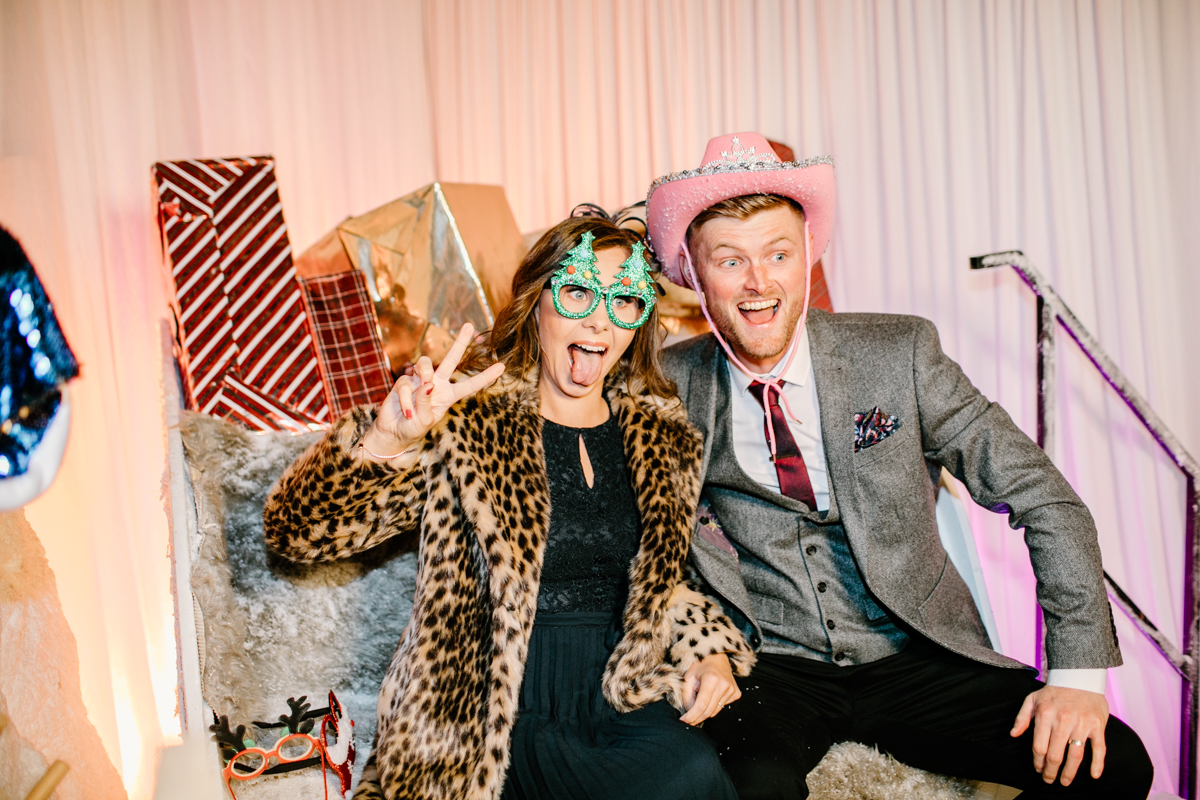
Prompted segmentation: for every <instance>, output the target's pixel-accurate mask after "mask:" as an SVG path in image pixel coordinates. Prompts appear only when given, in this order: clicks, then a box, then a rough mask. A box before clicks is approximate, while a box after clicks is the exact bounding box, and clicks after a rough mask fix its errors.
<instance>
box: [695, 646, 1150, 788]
mask: <svg viewBox="0 0 1200 800" xmlns="http://www.w3.org/2000/svg"><path fill="white" fill-rule="evenodd" d="M738 683H739V685H740V686H741V689H742V698H741V699H740V700H738V701H737V702H736V703H733V704H732V705H730V706H729V707H728V708H726V709H725V710H724V711H722V712H721V713H720V714H718V715H717V716H716V717H714V718H712V719H710V720H708V721H707V722H706V723H705V724H704V730H705V732H706V733H708V735H709V736H711V737H712V740H713V742H714V743H715V744H716V745H717V752H718V753H719V754H720V756H721V763H722V765H724V767H725V769H726V771H727V772H728V773H729V775H730V777H731V778H732V779H733V783H734V786H736V787H737V790H738V796H739V797H740V798H741V800H760V799H761V800H768V798H769V799H770V800H798V799H800V798H805V797H808V786H807V784H806V783H805V776H806V775H808V773H809V772H810V771H811V770H812V769H813V768H814V767H816V765H817V763H818V762H819V761H820V760H821V758H822V757H823V756H824V755H825V753H826V751H827V750H829V748H830V746H831V745H833V744H834V743H835V742H842V741H855V742H862V743H863V744H867V745H873V746H876V747H878V748H879V749H880V750H883V751H885V752H888V753H891V754H892V755H893V756H895V757H896V758H897V759H898V760H900V761H902V762H904V763H905V764H909V765H911V766H914V767H919V768H921V769H925V770H928V771H930V772H937V773H941V774H943V775H954V776H956V777H959V778H964V779H968V780H978V781H987V782H992V783H1000V784H1004V785H1006V786H1012V787H1014V788H1018V789H1022V790H1024V793H1023V794H1022V795H1021V797H1022V798H1030V799H1031V800H1032V798H1038V797H1080V798H1084V797H1086V798H1097V799H1098V798H1120V800H1129V799H1130V798H1138V799H1139V800H1140V799H1141V798H1145V797H1146V795H1147V794H1149V792H1150V783H1151V780H1152V778H1153V776H1154V768H1153V766H1151V764H1150V757H1149V756H1148V755H1147V754H1146V748H1145V747H1144V746H1143V745H1142V741H1141V739H1139V738H1138V735H1137V734H1136V733H1134V732H1133V731H1132V730H1131V729H1130V728H1129V726H1128V725H1126V724H1125V723H1123V722H1121V721H1120V720H1118V719H1117V718H1115V717H1109V720H1108V728H1107V731H1106V734H1105V744H1106V745H1107V749H1108V752H1107V755H1106V756H1105V760H1104V774H1103V776H1102V777H1101V778H1100V780H1098V781H1096V780H1092V778H1091V774H1090V770H1091V763H1092V750H1091V745H1090V744H1088V745H1087V752H1086V755H1085V756H1084V759H1083V763H1082V764H1081V765H1080V767H1079V770H1078V771H1077V772H1076V776H1075V780H1074V781H1072V783H1071V785H1070V786H1067V787H1064V786H1062V785H1061V784H1060V783H1058V781H1055V783H1054V784H1052V785H1047V784H1046V783H1045V782H1044V781H1043V780H1042V776H1041V773H1039V772H1036V771H1034V768H1033V749H1032V748H1033V725H1030V726H1029V730H1028V731H1026V733H1025V734H1024V735H1023V736H1021V737H1019V738H1017V739H1014V738H1012V737H1011V736H1009V731H1010V730H1011V729H1012V726H1013V722H1014V720H1015V719H1016V717H1017V712H1018V711H1019V710H1020V708H1021V703H1022V702H1024V700H1025V697H1026V695H1028V694H1029V693H1030V692H1033V691H1035V690H1037V689H1039V688H1040V687H1041V686H1042V684H1041V683H1040V682H1039V681H1038V680H1036V679H1035V678H1034V677H1033V675H1032V673H1031V672H1029V671H1026V670H1019V669H1004V668H1001V667H991V666H987V665H984V664H979V663H976V662H974V661H971V660H970V659H967V658H963V657H961V656H958V655H955V654H953V653H950V652H949V651H947V650H945V649H943V648H941V647H938V646H936V645H934V644H931V643H928V642H925V641H917V640H916V639H915V638H914V639H913V641H911V642H910V643H909V645H908V647H907V648H906V649H905V650H904V651H903V652H901V653H899V654H898V655H894V656H891V657H889V658H885V659H882V660H880V661H876V662H874V663H871V664H862V665H857V666H850V667H838V666H834V665H832V664H824V663H821V662H817V661H812V660H810V659H806V658H801V657H797V656H781V655H769V654H765V653H764V654H760V655H759V658H758V665H757V666H755V668H754V672H753V673H752V674H751V676H750V677H749V678H743V679H741V680H739V681H738Z"/></svg>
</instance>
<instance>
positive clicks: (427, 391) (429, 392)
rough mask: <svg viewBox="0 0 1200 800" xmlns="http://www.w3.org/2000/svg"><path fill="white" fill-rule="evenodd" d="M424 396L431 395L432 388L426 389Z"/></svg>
mask: <svg viewBox="0 0 1200 800" xmlns="http://www.w3.org/2000/svg"><path fill="white" fill-rule="evenodd" d="M425 394H433V387H432V386H430V387H429V388H428V389H426V390H425Z"/></svg>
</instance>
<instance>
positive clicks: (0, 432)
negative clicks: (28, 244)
mask: <svg viewBox="0 0 1200 800" xmlns="http://www.w3.org/2000/svg"><path fill="white" fill-rule="evenodd" d="M0 302H3V312H2V314H0V316H2V319H3V322H2V323H0V325H2V329H0V478H9V477H13V476H15V475H23V474H24V473H25V471H26V470H27V469H29V459H30V456H31V454H32V453H33V450H34V448H36V447H37V446H38V443H39V442H41V441H42V436H43V435H44V434H45V432H46V428H47V427H49V425H50V421H51V420H52V419H53V418H54V414H55V412H56V411H58V406H59V403H60V402H61V401H62V386H63V385H64V384H65V383H66V382H67V381H68V380H70V379H71V378H74V377H75V376H76V375H78V374H79V364H78V363H77V362H76V361H75V355H74V354H73V353H72V352H71V348H70V347H69V346H68V345H67V340H66V338H65V337H64V336H63V333H62V329H61V328H60V327H59V325H58V318H57V317H55V316H54V309H53V308H52V307H51V305H50V300H49V298H47V297H46V292H45V291H44V290H43V289H42V284H41V282H40V281H39V280H38V277H37V273H36V272H34V270H33V265H32V264H30V263H29V259H28V258H27V257H26V256H25V251H24V250H22V249H21V245H20V244H18V243H17V240H16V239H14V238H13V237H12V235H11V234H9V232H8V231H6V230H4V229H3V228H0Z"/></svg>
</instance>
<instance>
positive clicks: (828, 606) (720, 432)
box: [705, 370, 908, 665]
mask: <svg viewBox="0 0 1200 800" xmlns="http://www.w3.org/2000/svg"><path fill="white" fill-rule="evenodd" d="M722 373H723V374H722V377H721V384H722V386H721V390H720V392H719V398H718V400H717V405H718V407H717V414H716V419H717V420H718V422H717V425H716V430H715V431H714V432H713V434H714V438H713V449H712V462H711V464H710V467H709V474H708V483H707V485H706V487H705V494H706V495H707V497H708V499H709V501H710V502H711V504H712V506H713V510H714V511H715V512H716V514H717V518H718V520H738V521H739V523H738V525H737V526H736V529H735V528H734V526H729V525H726V526H725V533H726V535H727V536H728V537H729V539H730V540H731V541H732V542H733V544H734V546H735V547H736V548H737V551H738V562H739V565H740V568H741V573H742V580H743V581H744V582H745V584H746V590H747V591H748V592H749V594H750V599H751V602H752V603H753V605H754V611H755V616H756V617H757V621H758V624H759V627H760V628H761V629H762V632H763V642H762V648H763V650H764V651H766V652H768V653H782V654H786V655H800V656H805V657H807V658H813V659H817V660H820V661H826V662H829V663H834V664H839V665H850V664H865V663H867V662H870V661H877V660H878V659H881V658H884V657H886V656H890V655H893V654H895V653H897V652H899V651H900V650H901V649H903V647H904V644H905V643H906V642H907V641H908V636H907V635H906V634H905V633H904V632H903V631H902V630H900V629H899V628H898V627H896V625H895V623H894V622H893V621H892V619H891V617H890V616H889V615H888V613H887V612H886V611H884V610H883V609H882V608H880V607H879V605H878V604H877V603H876V602H875V601H874V600H873V599H872V598H871V595H870V593H869V592H868V591H867V589H866V586H865V585H864V583H863V579H862V575H861V574H860V573H859V570H858V566H857V565H856V564H855V562H854V556H853V555H852V554H851V552H850V545H849V543H848V541H847V539H846V532H845V530H844V529H843V527H842V524H841V518H840V515H839V514H838V509H837V498H836V494H835V493H834V487H833V485H832V483H831V485H830V488H829V494H830V509H829V512H828V513H827V514H825V515H824V516H822V515H820V514H817V513H815V512H812V511H805V510H803V508H804V507H803V506H802V504H800V503H796V502H795V501H791V500H789V499H788V498H784V497H782V496H777V497H778V499H779V503H778V504H777V503H773V502H769V501H767V499H766V498H765V497H764V494H767V495H773V494H774V493H773V492H768V491H767V490H765V489H763V488H762V487H761V486H760V485H759V484H757V483H755V482H754V480H753V479H752V478H750V477H749V476H748V475H746V473H745V471H744V470H743V469H742V468H741V466H740V465H739V464H738V461H737V456H736V454H735V452H734V447H733V435H732V426H731V424H730V417H729V402H730V401H729V398H730V384H729V375H728V372H726V371H724V370H723V371H722ZM788 506H790V508H789V507H788Z"/></svg>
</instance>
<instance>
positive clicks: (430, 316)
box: [296, 183, 526, 375]
mask: <svg viewBox="0 0 1200 800" xmlns="http://www.w3.org/2000/svg"><path fill="white" fill-rule="evenodd" d="M337 242H340V247H339V246H338V244H337ZM525 249H526V248H525V244H524V241H523V239H522V237H521V233H520V231H519V230H518V228H517V222H516V219H515V218H514V217H513V214H512V210H511V209H510V208H509V205H508V200H507V198H506V197H505V196H504V189H503V188H502V187H500V186H485V185H480V184H467V183H432V184H430V185H428V186H425V187H424V188H421V189H418V190H417V191H415V192H413V193H412V194H409V195H406V196H404V197H401V198H400V199H398V200H394V201H392V202H390V203H388V204H387V205H384V206H380V207H379V208H377V209H375V210H374V211H369V212H367V213H366V214H363V215H362V216H359V217H352V218H350V219H347V220H346V221H345V222H343V223H342V224H341V225H339V226H338V228H337V230H336V232H332V233H330V234H329V235H327V236H325V237H324V238H323V239H321V241H319V242H317V243H316V244H315V245H313V246H312V247H311V248H309V250H308V251H307V252H305V253H304V255H302V256H301V257H300V258H299V259H297V261H296V270H297V272H298V273H299V274H300V276H301V277H304V278H309V277H315V276H318V275H329V274H335V273H337V272H341V271H344V270H345V269H347V268H351V269H358V270H361V271H362V273H363V275H364V276H365V277H366V279H367V289H368V291H369V292H370V293H371V300H372V301H373V302H374V304H375V313H376V315H377V316H378V318H379V327H380V332H381V334H382V338H383V348H384V351H385V352H386V354H387V357H388V361H389V364H390V366H391V369H392V372H393V374H397V375H398V374H399V373H400V372H402V371H403V369H404V368H405V367H407V366H408V365H410V364H412V363H413V362H414V361H416V360H417V358H419V357H420V356H423V355H427V356H429V357H430V358H431V359H432V360H433V362H434V363H435V364H437V363H438V362H440V361H441V359H442V356H443V355H445V353H446V351H447V350H448V349H449V347H450V344H451V343H452V342H453V340H454V335H455V334H456V333H457V331H458V329H459V328H461V327H462V325H463V323H464V322H470V323H471V324H472V325H474V326H475V329H476V330H478V331H484V330H487V329H489V328H491V327H492V323H493V322H494V321H495V317H496V312H497V311H498V310H499V309H501V308H503V307H504V305H505V304H506V303H508V300H509V297H510V296H511V292H512V276H513V273H514V272H516V269H517V264H518V263H520V260H521V258H522V256H524V255H525Z"/></svg>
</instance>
